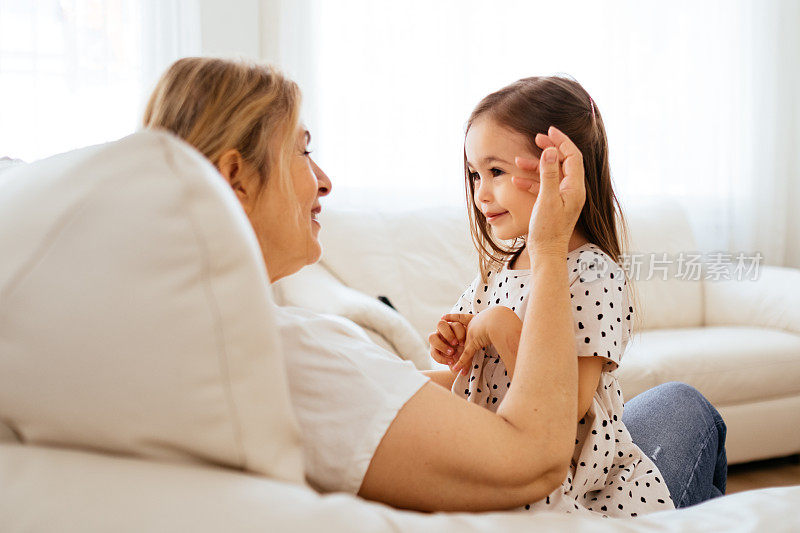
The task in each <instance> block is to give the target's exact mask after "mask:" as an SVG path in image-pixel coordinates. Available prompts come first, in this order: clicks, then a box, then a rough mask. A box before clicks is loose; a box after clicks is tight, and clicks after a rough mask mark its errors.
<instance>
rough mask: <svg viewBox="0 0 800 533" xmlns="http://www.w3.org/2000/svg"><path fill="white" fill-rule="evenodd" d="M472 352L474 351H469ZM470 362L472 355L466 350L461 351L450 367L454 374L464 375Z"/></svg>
mask: <svg viewBox="0 0 800 533" xmlns="http://www.w3.org/2000/svg"><path fill="white" fill-rule="evenodd" d="M470 353H472V354H474V352H470ZM471 364H472V355H469V354H467V353H466V350H465V351H463V352H461V355H460V356H459V358H458V361H456V363H455V364H454V365H453V366H452V367H451V370H452V371H453V372H454V373H456V374H459V373H460V374H462V375H464V376H466V375H467V374H468V370H469V366H470V365H471Z"/></svg>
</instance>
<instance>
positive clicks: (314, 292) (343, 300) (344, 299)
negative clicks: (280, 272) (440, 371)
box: [272, 264, 431, 370]
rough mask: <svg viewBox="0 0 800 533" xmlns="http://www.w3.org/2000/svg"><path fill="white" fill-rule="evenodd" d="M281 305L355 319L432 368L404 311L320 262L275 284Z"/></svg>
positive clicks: (389, 345) (381, 342) (416, 362)
mask: <svg viewBox="0 0 800 533" xmlns="http://www.w3.org/2000/svg"><path fill="white" fill-rule="evenodd" d="M272 290H273V293H274V295H275V301H276V302H277V303H278V304H279V305H286V306H294V307H303V308H305V309H310V310H312V311H316V312H318V313H328V314H333V315H338V316H340V317H344V318H346V319H348V320H352V321H353V322H355V323H356V324H358V325H359V326H361V327H362V328H363V329H364V331H365V332H366V333H367V334H368V335H369V336H370V338H372V339H373V341H374V342H375V343H376V344H378V345H380V346H381V347H384V348H386V349H388V350H390V351H392V352H394V353H397V354H403V358H404V359H407V360H409V361H412V362H413V363H414V365H415V366H416V367H417V368H418V369H420V370H425V369H428V368H430V366H431V364H430V356H429V355H428V345H427V343H424V342H422V340H421V339H420V337H419V335H418V334H417V332H416V331H414V328H413V326H411V324H410V323H409V322H408V320H406V318H405V317H403V315H401V314H400V313H398V312H397V311H395V310H394V309H392V308H391V307H389V306H388V305H386V304H384V303H383V302H381V301H380V300H378V299H377V298H371V297H369V296H367V295H366V294H364V293H363V292H360V291H357V290H355V289H351V288H350V287H346V286H345V285H342V284H341V283H338V281H337V280H336V278H335V277H334V276H333V274H331V273H330V271H329V270H328V269H326V268H325V267H323V266H322V265H320V264H314V265H310V266H307V267H306V268H304V269H302V270H301V271H300V272H297V273H296V274H294V275H292V276H288V277H286V278H283V279H282V280H279V281H277V282H276V283H274V284H273V285H272Z"/></svg>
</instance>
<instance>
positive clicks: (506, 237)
mask: <svg viewBox="0 0 800 533" xmlns="http://www.w3.org/2000/svg"><path fill="white" fill-rule="evenodd" d="M526 235H527V233H520V232H518V231H498V230H497V229H495V228H492V237H494V238H495V239H498V240H501V241H513V240H514V239H517V238H519V237H525V236H526Z"/></svg>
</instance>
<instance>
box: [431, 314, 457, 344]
mask: <svg viewBox="0 0 800 533" xmlns="http://www.w3.org/2000/svg"><path fill="white" fill-rule="evenodd" d="M436 331H438V332H439V336H440V337H442V339H444V341H445V342H447V343H448V344H449V345H450V346H456V345H458V339H457V338H456V335H455V333H453V328H451V327H450V324H448V323H447V322H446V321H445V320H440V321H439V323H438V324H436Z"/></svg>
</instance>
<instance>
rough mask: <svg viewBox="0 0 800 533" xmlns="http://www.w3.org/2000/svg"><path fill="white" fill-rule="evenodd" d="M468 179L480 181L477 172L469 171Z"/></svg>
mask: <svg viewBox="0 0 800 533" xmlns="http://www.w3.org/2000/svg"><path fill="white" fill-rule="evenodd" d="M469 179H471V180H472V181H480V179H481V176H480V174H478V173H477V172H470V173H469Z"/></svg>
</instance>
